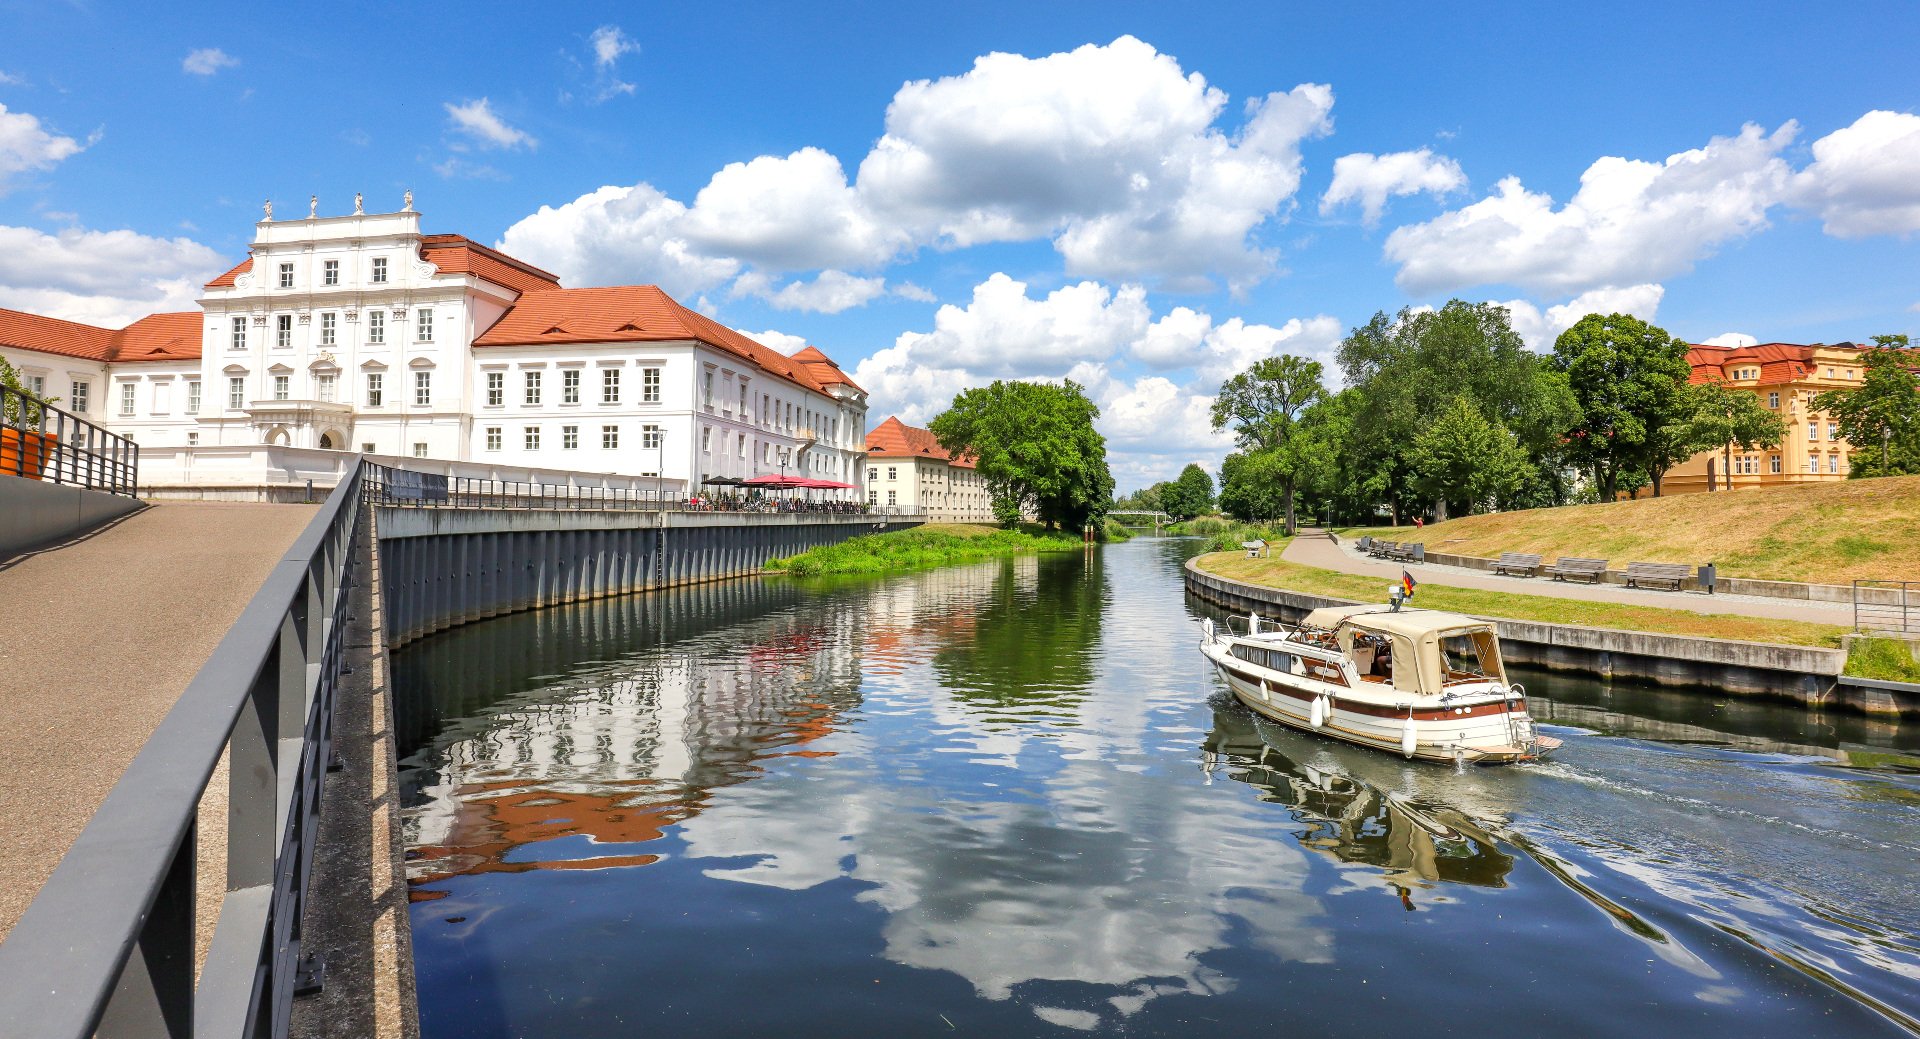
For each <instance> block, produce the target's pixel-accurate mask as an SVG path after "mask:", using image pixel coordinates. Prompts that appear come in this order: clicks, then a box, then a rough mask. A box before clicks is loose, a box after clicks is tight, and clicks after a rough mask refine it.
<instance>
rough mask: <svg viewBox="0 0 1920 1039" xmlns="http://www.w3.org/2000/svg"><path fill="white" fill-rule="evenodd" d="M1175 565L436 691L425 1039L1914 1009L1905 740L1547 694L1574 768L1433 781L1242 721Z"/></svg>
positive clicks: (454, 644)
mask: <svg viewBox="0 0 1920 1039" xmlns="http://www.w3.org/2000/svg"><path fill="white" fill-rule="evenodd" d="M1183 556H1184V550H1183V549H1181V548H1180V547H1179V546H1177V545H1170V544H1168V543H1165V542H1161V543H1151V542H1149V543H1146V544H1140V543H1135V544H1132V545H1128V546H1120V547H1118V548H1113V549H1108V550H1106V551H1105V552H1103V553H1099V554H1091V555H1088V556H1085V557H1083V556H1081V555H1079V554H1077V553H1076V554H1072V555H1066V556H1059V557H1051V558H1041V559H1033V558H1028V559H1023V560H1014V561H997V562H990V563H983V564H979V565H976V566H969V567H960V568H953V569H948V570H940V571H933V572H928V573H923V574H914V575H907V576H901V577H895V578H890V579H884V580H878V581H872V580H865V581H855V582H848V581H809V582H798V581H784V580H782V581H767V582H736V583H732V584H719V585H710V586H704V587H701V588H695V589H689V590H685V591H682V592H676V593H669V594H665V595H657V596H641V597H635V598H632V599H627V600H614V601H608V602H602V603H594V604H585V605H582V606H576V607H568V608H562V609H556V610H549V611H542V612H539V613H532V614H525V615H520V616H516V617H511V618H504V619H501V620H499V621H495V622H490V623H488V624H484V625H477V626H473V627H471V628H467V629H463V630H456V631H453V632H449V633H444V634H443V635H441V636H437V637H435V638H433V639H428V640H425V641H423V642H421V643H418V644H416V645H414V646H411V647H409V648H408V649H407V650H405V651H404V652H402V653H401V654H398V655H397V656H396V658H395V678H396V687H397V689H398V690H399V694H400V697H401V703H402V705H403V710H402V711H401V715H400V721H401V725H402V730H403V737H404V740H405V742H406V744H407V750H408V758H407V760H406V761H405V762H404V765H405V778H406V782H407V787H406V794H407V801H406V814H405V821H406V826H407V828H408V835H409V838H410V842H411V852H410V854H411V855H412V857H413V861H412V862H411V863H410V879H411V881H412V883H413V891H414V893H415V896H416V899H418V902H417V904H416V905H415V907H414V914H413V921H414V925H415V931H414V940H415V948H416V963H417V967H418V970H419V975H420V992H421V1009H422V1019H423V1027H424V1031H425V1034H426V1035H427V1036H428V1037H429V1039H435V1037H440V1036H462V1037H464V1036H494V1035H501V1036H506V1035H515V1036H595V1035H630V1034H633V1033H634V1032H636V1031H639V1030H642V1029H645V1028H648V1027H671V1028H674V1029H676V1030H677V1031H680V1032H684V1033H688V1034H697V1035H703V1036H705V1035H768V1034H779V1035H782V1036H784V1037H788V1039H797V1037H810V1036H820V1037H822V1039H825V1037H829V1036H831V1037H835V1039H838V1037H841V1036H849V1035H876V1036H892V1035H909V1034H928V1033H934V1034H945V1033H946V1032H948V1031H972V1032H976V1033H982V1034H992V1035H996V1036H1014V1035H1061V1034H1067V1033H1070V1032H1073V1031H1092V1032H1108V1033H1114V1034H1121V1033H1124V1034H1129V1035H1193V1034H1198V1033H1201V1032H1211V1031H1222V1030H1224V1031H1235V1032H1237V1031H1252V1030H1255V1029H1266V1028H1271V1027H1273V1025H1274V1024H1275V1023H1276V1022H1282V1021H1284V1022H1286V1023H1287V1024H1288V1026H1289V1027H1291V1028H1293V1029H1295V1030H1301V1031H1308V1032H1315V1031H1352V1032H1369V1033H1372V1032H1377V1033H1382V1034H1399V1033H1401V1032H1404V1031H1406V1030H1407V1022H1409V1021H1415V1020H1417V1021H1423V1022H1429V1023H1431V1022H1441V1023H1443V1024H1444V1023H1448V1022H1456V1023H1457V1022H1464V1021H1480V1020H1484V1016H1485V1011H1486V1007H1487V1006H1488V1005H1489V1002H1488V1001H1489V1000H1495V1001H1497V1002H1500V1003H1501V1005H1503V1006H1506V1007H1507V1008H1508V1009H1509V1010H1510V1011H1512V1012H1513V1013H1515V1014H1518V1015H1522V1016H1523V1018H1524V1019H1525V1020H1528V1021H1536V1020H1549V1019H1552V1018H1553V1017H1554V1015H1556V1014H1559V1013H1561V1011H1562V1008H1563V1007H1564V1006H1565V1005H1567V1003H1568V1001H1571V1002H1572V1004H1573V1005H1576V1006H1579V1007H1582V1008H1591V1007H1595V1006H1603V1005H1604V1006H1606V1007H1608V1011H1607V1013H1605V1014H1601V1015H1596V1014H1594V1013H1592V1012H1591V1011H1590V1009H1583V1010H1582V1011H1581V1016H1580V1017H1579V1020H1578V1022H1577V1025H1578V1028H1577V1029H1571V1030H1584V1031H1586V1032H1589V1033H1592V1034H1605V1035H1621V1036H1636V1037H1637V1036H1643V1035H1646V1034H1663V1033H1664V1032H1665V1031H1670V1030H1672V1028H1673V1027H1674V1025H1675V1023H1676V1022H1680V1021H1685V1022H1687V1023H1688V1024H1687V1026H1688V1027H1689V1028H1690V1030H1693V1031H1697V1032H1701V1033H1702V1034H1705V1035H1716V1034H1726V1035H1735V1034H1737V1035H1740V1036H1741V1037H1742V1039H1754V1037H1757V1036H1761V1035H1806V1034H1819V1033H1826V1034H1834V1033H1836V1032H1848V1033H1849V1034H1851V1033H1854V1032H1867V1031H1872V1030H1874V1029H1876V1028H1881V1027H1884V1026H1885V1025H1886V1024H1887V1022H1888V1021H1890V1020H1893V1021H1897V1020H1900V1019H1901V1015H1902V1014H1906V1013H1909V1012H1910V1011H1911V1010H1912V1009H1913V1008H1914V1007H1915V1006H1916V1005H1917V1004H1920V998H1917V997H1916V996H1915V995H1914V994H1913V991H1912V990H1913V989H1914V987H1915V986H1914V984H1913V983H1914V981H1915V980H1916V979H1920V966H1917V965H1920V952H1916V951H1915V949H1916V939H1915V938H1914V935H1915V934H1916V933H1920V920H1917V919H1915V916H1916V913H1917V912H1920V911H1916V910H1915V909H1914V908H1913V905H1912V902H1911V899H1910V898H1909V897H1907V895H1906V891H1907V890H1908V889H1909V888H1910V886H1911V885H1910V880H1911V879H1912V878H1911V877H1906V876H1903V875H1902V870H1903V869H1905V868H1907V867H1906V866H1905V865H1904V864H1908V863H1910V862H1911V861H1912V858H1913V856H1912V855H1911V854H1909V852H1912V853H1916V854H1920V837H1917V836H1916V834H1920V797H1916V796H1915V792H1916V790H1917V789H1920V782H1916V780H1915V779H1914V777H1913V776H1912V775H1909V774H1907V773H1906V772H1904V771H1903V769H1905V768H1907V767H1908V766H1906V765H1903V764H1901V761H1902V760H1904V759H1905V758H1906V757H1907V748H1905V747H1904V746H1903V738H1902V737H1901V736H1900V734H1899V730H1898V729H1897V727H1895V728H1887V727H1884V726H1879V727H1876V726H1875V725H1873V724H1871V723H1867V722H1864V721H1854V720H1847V719H1821V718H1818V717H1817V716H1807V715H1803V714H1798V713H1796V712H1791V711H1781V710H1779V709H1774V708H1766V707H1764V706H1759V705H1749V704H1735V705H1732V706H1731V707H1725V706H1715V705H1714V704H1713V702H1712V701H1711V700H1706V701H1702V700H1701V699H1700V698H1697V697H1695V698H1692V699H1690V700H1686V701H1684V702H1673V701H1668V700H1663V699H1660V698H1661V697H1667V696H1672V695H1675V694H1642V693H1640V692H1637V691H1635V690H1632V689H1630V688H1628V687H1608V686H1602V685H1598V684H1595V683H1582V682H1580V681H1577V680H1568V679H1564V678H1562V677H1560V676H1548V675H1528V676H1525V678H1526V681H1527V682H1528V684H1529V686H1530V688H1531V689H1532V690H1533V692H1534V696H1533V700H1534V702H1535V704H1537V705H1539V708H1538V709H1540V710H1541V711H1542V712H1543V717H1544V718H1545V719H1546V720H1547V721H1548V722H1549V723H1550V724H1552V725H1554V726H1556V728H1557V731H1558V732H1559V733H1563V734H1565V735H1567V736H1568V738H1569V741H1570V746H1569V747H1568V751H1569V752H1571V753H1566V752H1563V758H1562V760H1561V761H1559V762H1557V763H1555V764H1554V765H1552V766H1549V767H1544V768H1533V767H1525V768H1514V769H1505V770H1484V769H1467V770H1463V771H1455V770H1451V769H1446V768H1436V767H1432V766H1426V765H1413V764H1408V763H1406V762H1403V761H1400V760H1399V759H1397V758H1394V757H1392V756H1389V755H1383V754H1378V753H1373V752H1370V751H1367V750H1364V749H1361V748H1355V747H1351V746H1348V745H1345V744H1339V743H1334V742H1330V741H1326V740H1323V739H1319V738H1317V737H1314V736H1311V735H1309V734H1304V733H1298V732H1294V731H1292V730H1288V729H1284V728H1278V727H1273V726H1268V725H1263V724H1260V723H1258V722H1257V721H1256V720H1255V719H1254V718H1253V717H1252V716H1250V715H1249V714H1247V713H1246V712H1245V711H1243V710H1242V709H1241V708H1239V706H1238V705H1237V704H1235V703H1234V702H1233V701H1232V700H1231V699H1230V698H1222V697H1220V696H1218V695H1216V694H1217V693H1218V686H1217V683H1216V682H1215V680H1214V679H1213V677H1212V676H1211V675H1210V674H1209V673H1208V672H1207V670H1206V669H1205V668H1204V666H1202V664H1201V662H1200V659H1199V657H1198V654H1196V653H1194V652H1193V643H1194V639H1195V638H1196V637H1197V634H1196V630H1195V626H1196V625H1197V623H1198V620H1199V617H1200V615H1201V610H1200V609H1199V608H1198V607H1196V606H1194V605H1193V604H1191V603H1188V602H1186V601H1185V600H1183V598H1182V597H1181V596H1180V595H1179V593H1178V587H1179V586H1178V574H1179V565H1180V562H1181V560H1182V558H1183ZM1646 696H1652V697H1654V698H1653V699H1651V700H1649V699H1646ZM1840 765H1844V766H1845V767H1836V766H1840ZM1889 864H1893V866H1894V868H1892V869H1890V868H1889ZM1410 909H1411V910H1414V912H1411V913H1410V912H1408V910H1410ZM1783 964H1787V965H1791V966H1783ZM1623 991H1631V992H1633V993H1634V998H1633V999H1631V1000H1625V1001H1620V1000H1617V996H1618V993H1620V992H1623ZM1842 993H1845V995H1841V994H1842ZM743 995H746V996H748V997H749V998H744V999H743V998H742V996H743ZM1875 1007H1877V1008H1878V1009H1877V1010H1874V1009H1869V1008H1875Z"/></svg>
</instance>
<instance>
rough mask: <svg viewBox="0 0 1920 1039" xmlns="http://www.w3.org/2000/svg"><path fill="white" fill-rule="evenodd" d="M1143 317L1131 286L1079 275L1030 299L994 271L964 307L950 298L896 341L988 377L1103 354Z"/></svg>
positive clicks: (1143, 323)
mask: <svg viewBox="0 0 1920 1039" xmlns="http://www.w3.org/2000/svg"><path fill="white" fill-rule="evenodd" d="M1149 317H1150V315H1149V312H1148V309H1147V293H1146V290H1145V289H1143V288H1141V287H1140V286H1138V285H1123V286H1121V287H1120V288H1118V289H1111V288H1108V287H1107V286H1105V285H1102V284H1100V283H1098V282H1092V281H1083V282H1080V283H1078V284H1075V285H1067V286H1063V287H1061V288H1058V289H1055V290H1053V291H1052V292H1050V293H1048V294H1047V295H1046V296H1045V297H1044V298H1041V299H1035V298H1033V297H1031V296H1029V295H1027V285H1026V283H1025V282H1021V281H1015V280H1014V279H1012V278H1010V277H1008V276H1007V275H1005V274H998V273H996V274H994V275H993V276H992V277H990V278H988V279H987V280H986V281H984V282H981V283H980V284H978V285H976V286H974V289H973V299H972V300H971V301H969V302H968V303H967V305H966V306H964V307H960V306H955V305H953V304H951V303H949V304H947V305H946V306H943V307H941V308H940V309H939V310H938V311H937V312H935V314H934V316H933V331H931V332H905V333H902V334H901V335H900V337H899V339H898V340H897V341H896V344H895V345H896V346H904V347H906V348H907V355H908V356H909V357H910V358H911V359H912V360H913V361H914V362H915V363H917V364H922V365H927V366H929V367H936V368H959V367H964V368H969V369H972V370H974V371H977V372H982V373H986V374H988V375H990V376H991V377H995V378H997V377H1004V376H1025V375H1041V374H1047V373H1055V372H1064V371H1066V370H1067V369H1068V368H1071V367H1072V366H1073V365H1074V364H1077V363H1080V362H1083V361H1096V362H1097V361H1104V360H1106V359H1107V358H1109V357H1111V356H1113V355H1114V353H1115V352H1116V351H1118V350H1119V349H1120V348H1121V347H1122V346H1125V345H1126V344H1127V343H1130V342H1132V341H1133V340H1134V339H1136V338H1138V337H1139V336H1140V334H1141V333H1143V332H1145V331H1146V328H1147V324H1148V320H1149Z"/></svg>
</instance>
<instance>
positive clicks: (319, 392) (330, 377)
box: [313, 372, 340, 404]
mask: <svg viewBox="0 0 1920 1039" xmlns="http://www.w3.org/2000/svg"><path fill="white" fill-rule="evenodd" d="M313 382H314V389H313V395H314V397H315V398H316V399H318V400H321V401H324V402H326V403H329V404H331V403H333V401H334V400H335V399H336V398H338V397H339V396H340V373H338V372H321V373H319V374H318V375H315V376H314V377H313Z"/></svg>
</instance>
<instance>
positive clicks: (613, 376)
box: [600, 368, 620, 404]
mask: <svg viewBox="0 0 1920 1039" xmlns="http://www.w3.org/2000/svg"><path fill="white" fill-rule="evenodd" d="M600 403H602V404H618V403H620V369H618V368H602V369H600Z"/></svg>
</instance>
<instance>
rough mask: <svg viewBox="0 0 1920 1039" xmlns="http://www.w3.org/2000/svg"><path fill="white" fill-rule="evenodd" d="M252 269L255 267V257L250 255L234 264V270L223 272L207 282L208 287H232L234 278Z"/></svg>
mask: <svg viewBox="0 0 1920 1039" xmlns="http://www.w3.org/2000/svg"><path fill="white" fill-rule="evenodd" d="M252 269H253V257H251V256H249V257H247V258H246V259H244V260H241V261H240V262H239V263H236V264H234V265H233V269H232V270H230V271H228V272H227V273H225V274H222V275H221V276H219V277H218V278H215V279H213V280H212V281H210V282H207V288H210V289H230V288H232V287H233V282H234V279H236V278H238V277H240V276H241V275H242V274H245V273H247V272H248V271H250V270H252Z"/></svg>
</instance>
